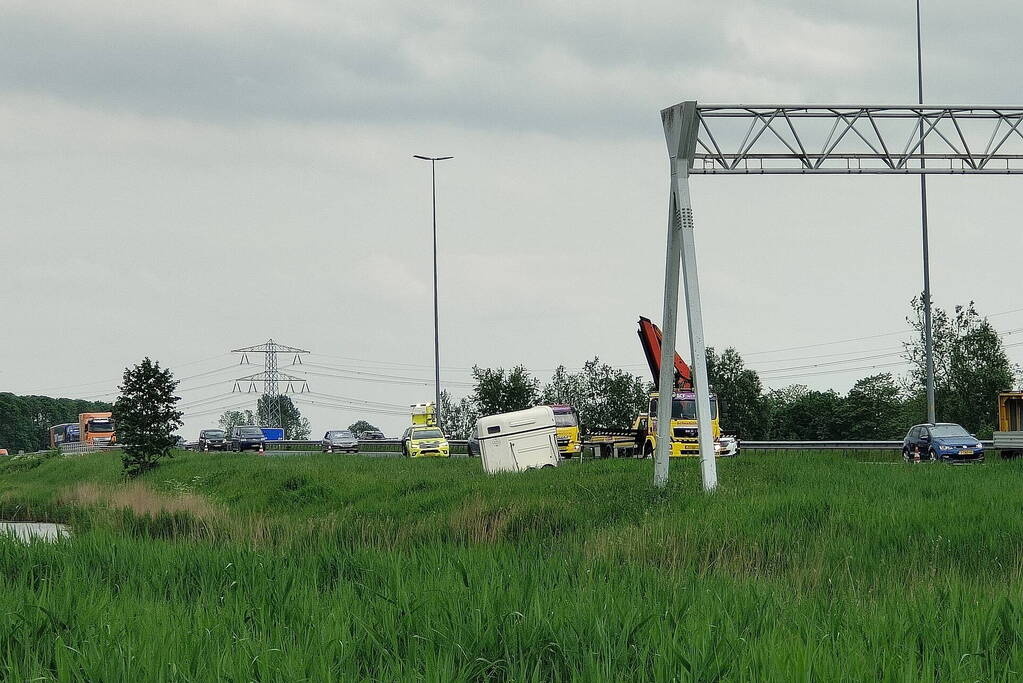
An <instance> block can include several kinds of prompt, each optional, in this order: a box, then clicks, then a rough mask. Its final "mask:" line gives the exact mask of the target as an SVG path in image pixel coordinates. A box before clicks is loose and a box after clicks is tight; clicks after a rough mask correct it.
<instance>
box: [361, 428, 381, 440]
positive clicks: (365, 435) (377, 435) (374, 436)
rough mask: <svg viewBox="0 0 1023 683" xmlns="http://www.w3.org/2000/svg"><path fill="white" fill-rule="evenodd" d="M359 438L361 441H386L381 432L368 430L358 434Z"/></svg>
mask: <svg viewBox="0 0 1023 683" xmlns="http://www.w3.org/2000/svg"><path fill="white" fill-rule="evenodd" d="M359 438H360V439H362V440H363V441H379V440H380V439H386V438H387V437H386V436H384V433H383V432H378V431H376V430H370V431H368V432H359Z"/></svg>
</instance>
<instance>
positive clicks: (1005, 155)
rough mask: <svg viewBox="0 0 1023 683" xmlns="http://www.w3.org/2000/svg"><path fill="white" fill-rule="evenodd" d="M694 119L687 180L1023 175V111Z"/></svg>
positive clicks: (715, 112) (820, 108)
mask: <svg viewBox="0 0 1023 683" xmlns="http://www.w3.org/2000/svg"><path fill="white" fill-rule="evenodd" d="M681 106H682V105H681V104H679V105H675V106H674V107H669V108H668V109H665V110H664V112H662V115H663V114H664V113H665V112H671V111H679V110H680V107H681ZM696 118H697V137H696V151H695V154H693V156H692V157H691V158H692V162H691V166H690V170H689V173H690V174H691V175H728V174H731V175H751V174H756V175H759V174H860V173H863V174H903V175H904V174H920V173H926V174H946V175H948V174H956V175H958V174H963V175H980V174H985V175H1005V174H1018V173H1023V107H1018V106H1007V107H1001V106H975V105H945V106H931V105H926V106H921V105H909V106H901V105H900V106H892V105H803V104H756V105H746V104H699V105H697V107H696ZM925 148H926V150H927V152H926V153H924V152H923V151H922V150H924V149H925ZM921 161H925V162H926V164H921ZM922 166H925V167H922Z"/></svg>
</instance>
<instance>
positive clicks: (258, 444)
mask: <svg viewBox="0 0 1023 683" xmlns="http://www.w3.org/2000/svg"><path fill="white" fill-rule="evenodd" d="M227 441H228V445H229V447H230V449H231V450H232V451H236V452H241V451H247V450H250V449H251V450H254V451H258V450H263V449H264V448H265V447H266V437H265V436H263V430H262V429H260V428H259V427H253V426H252V425H243V426H241V427H231V431H230V432H229V433H228V435H227Z"/></svg>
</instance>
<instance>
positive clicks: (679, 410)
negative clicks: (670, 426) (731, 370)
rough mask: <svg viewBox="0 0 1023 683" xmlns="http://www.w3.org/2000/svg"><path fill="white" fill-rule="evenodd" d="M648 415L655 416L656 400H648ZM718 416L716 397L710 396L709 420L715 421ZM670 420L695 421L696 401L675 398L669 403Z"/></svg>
mask: <svg viewBox="0 0 1023 683" xmlns="http://www.w3.org/2000/svg"><path fill="white" fill-rule="evenodd" d="M650 415H651V417H656V416H657V399H656V398H654V399H651V400H650ZM717 416H718V400H717V398H716V397H714V396H711V399H710V419H712V420H714V419H717ZM671 419H673V420H695V419H696V400H695V399H692V398H676V399H673V400H672V402H671Z"/></svg>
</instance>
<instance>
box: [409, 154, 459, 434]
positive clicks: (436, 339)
mask: <svg viewBox="0 0 1023 683" xmlns="http://www.w3.org/2000/svg"><path fill="white" fill-rule="evenodd" d="M412 156H413V158H416V159H422V160H424V161H429V162H430V180H431V186H432V190H433V360H434V379H435V384H434V404H433V410H434V416H435V417H436V419H437V423H438V424H440V314H439V312H438V308H439V307H438V303H437V162H438V161H444V160H446V159H454V157H427V156H421V155H419V154H413V155H412Z"/></svg>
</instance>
